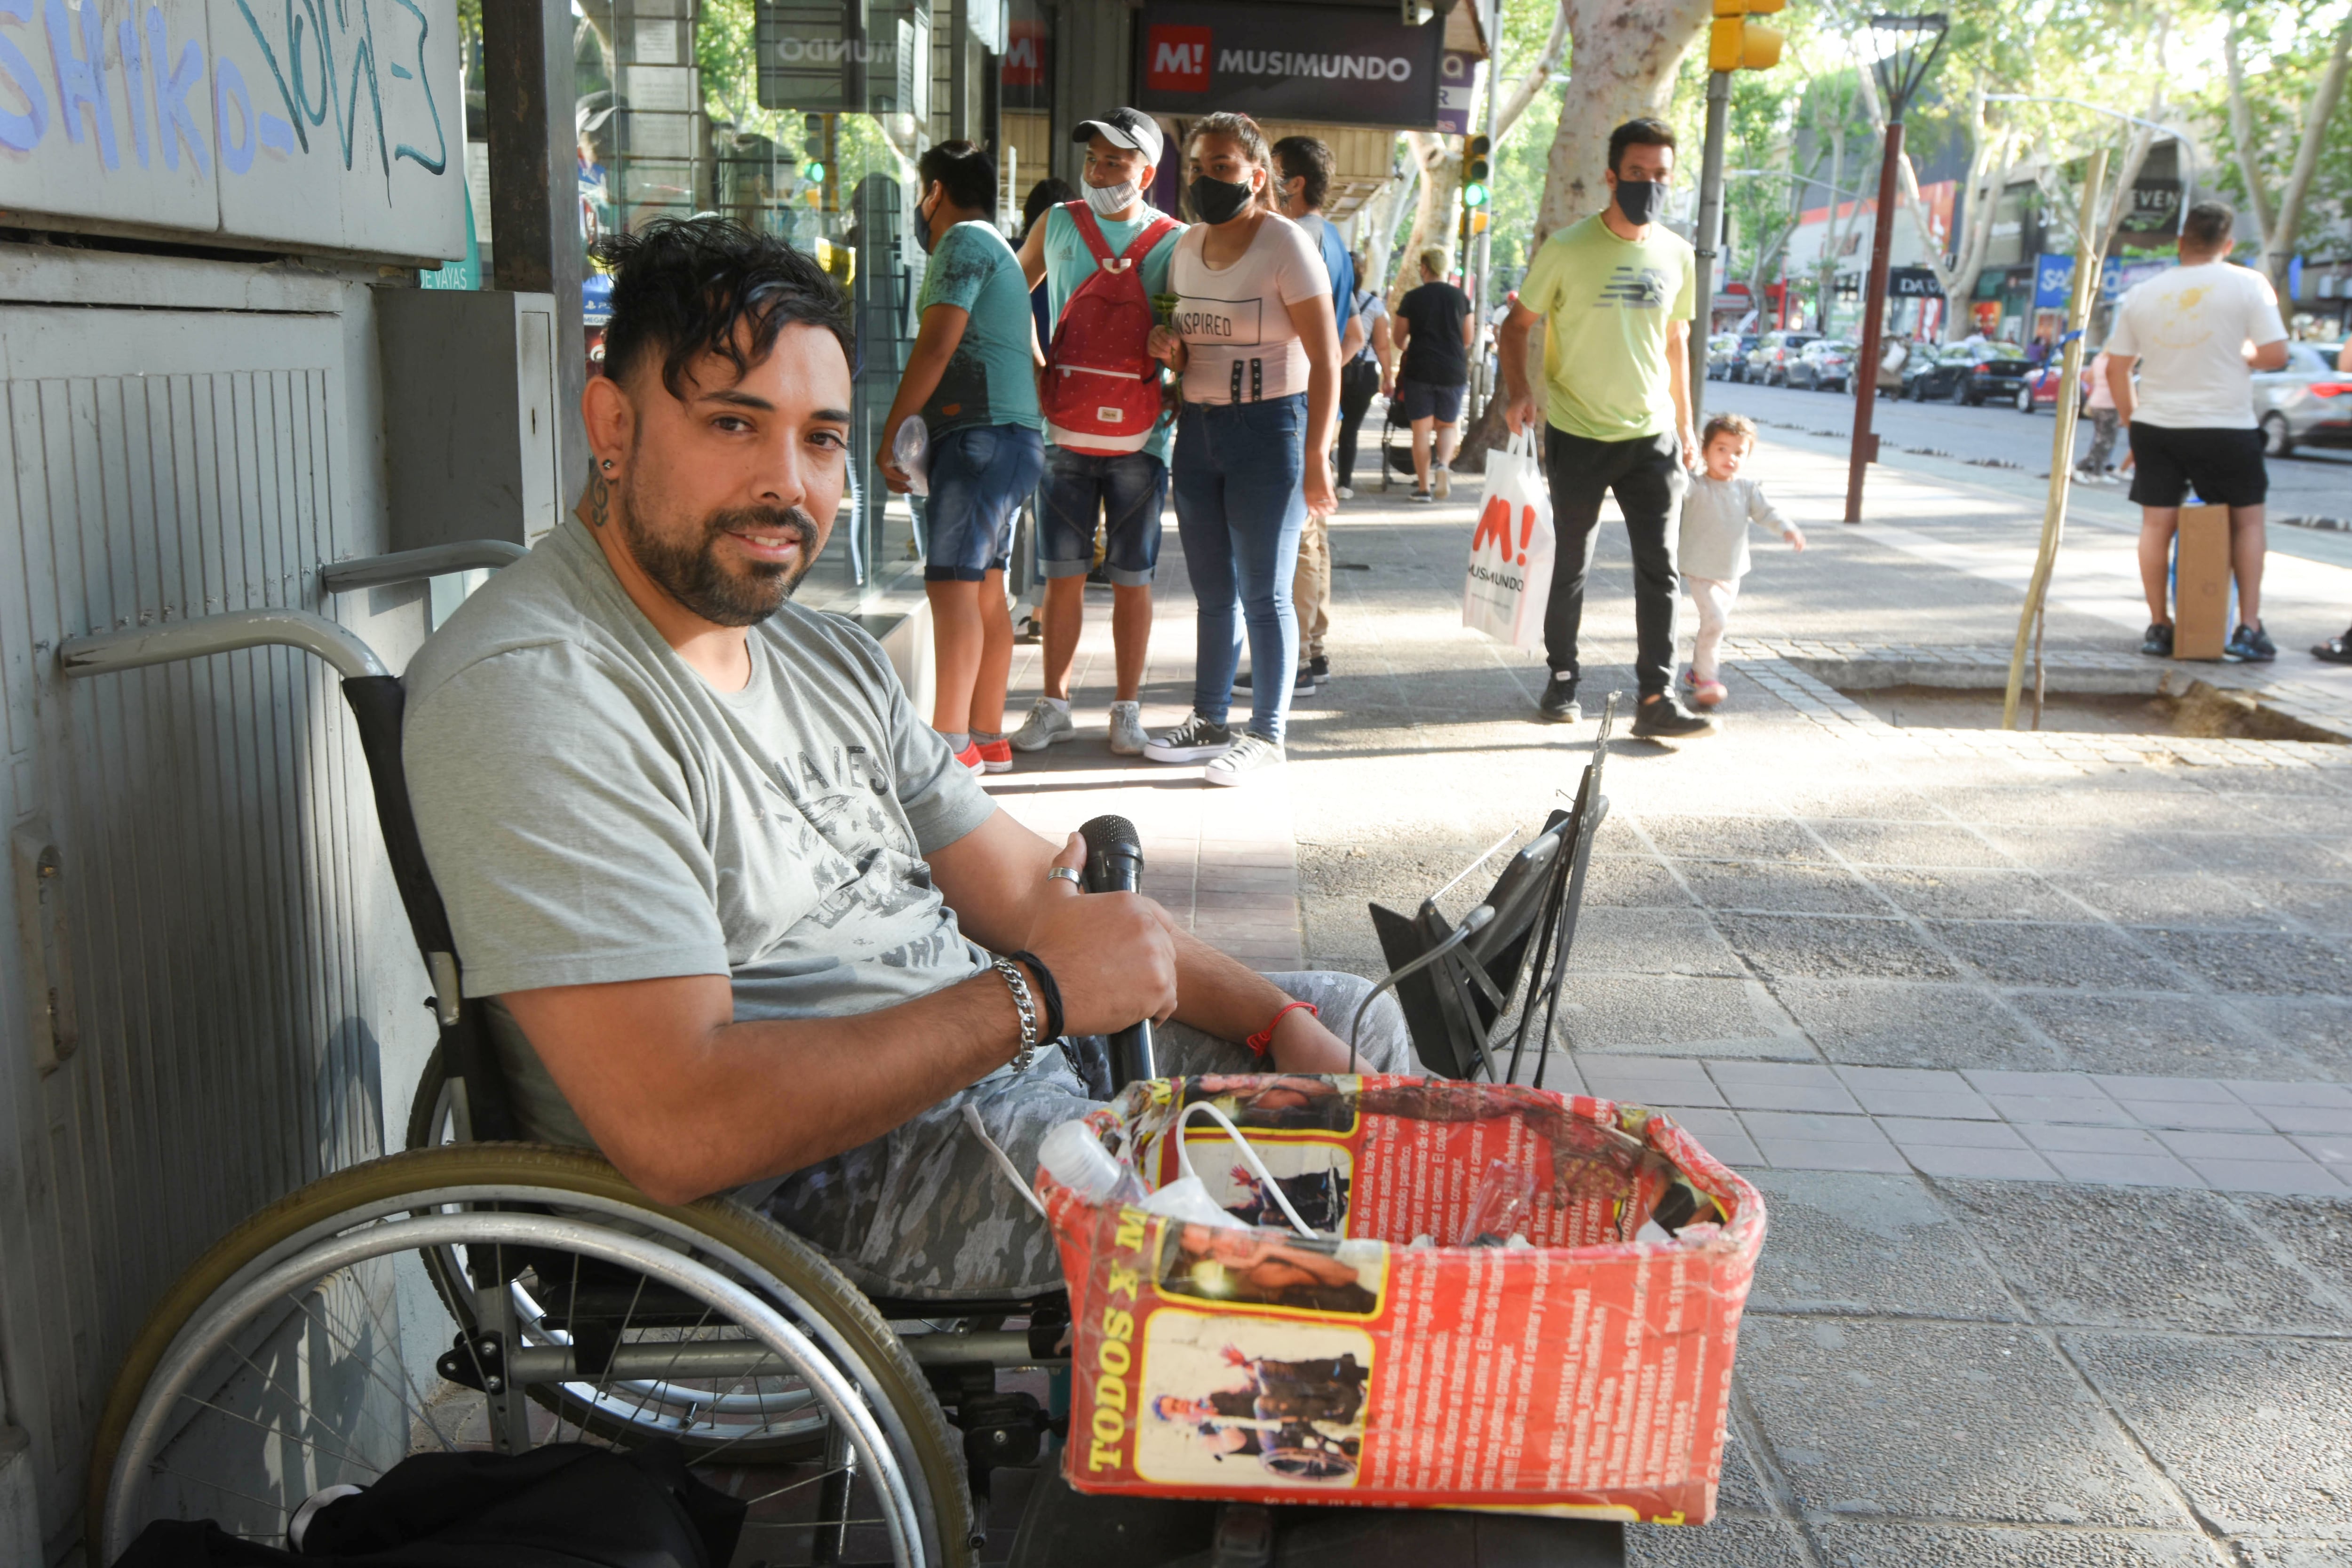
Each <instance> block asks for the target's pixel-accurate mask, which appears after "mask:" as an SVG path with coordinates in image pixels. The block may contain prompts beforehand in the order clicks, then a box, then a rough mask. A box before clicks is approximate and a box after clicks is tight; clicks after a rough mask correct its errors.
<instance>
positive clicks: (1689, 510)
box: [1676, 414, 1805, 708]
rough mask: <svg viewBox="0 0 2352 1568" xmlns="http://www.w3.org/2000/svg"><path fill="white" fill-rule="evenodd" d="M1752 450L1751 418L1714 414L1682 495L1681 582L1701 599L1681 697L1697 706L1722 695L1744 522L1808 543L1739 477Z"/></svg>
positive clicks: (1797, 544)
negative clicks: (1698, 465)
mask: <svg viewBox="0 0 2352 1568" xmlns="http://www.w3.org/2000/svg"><path fill="white" fill-rule="evenodd" d="M1755 449H1756V424H1755V421H1753V420H1751V419H1749V418H1748V417H1747V416H1745V415H1739V414H1718V415H1717V416H1715V417H1714V418H1712V419H1710V420H1708V421H1707V422H1706V437H1705V438H1704V439H1702V440H1701V441H1700V442H1699V456H1700V459H1701V461H1702V463H1703V464H1704V466H1705V471H1704V472H1702V473H1700V474H1699V475H1697V476H1696V478H1694V479H1692V480H1691V488H1690V494H1688V495H1687V496H1685V497H1684V498H1683V526H1682V540H1681V548H1680V550H1679V551H1678V552H1677V554H1676V560H1677V561H1678V563H1680V565H1681V568H1682V575H1683V586H1684V587H1685V588H1687V589H1689V590H1690V596H1691V602H1692V603H1693V604H1695V605H1697V606H1698V637H1697V639H1696V641H1695V642H1694V643H1693V644H1692V646H1691V663H1690V668H1688V669H1686V670H1685V671H1684V672H1683V697H1684V700H1685V701H1687V702H1689V703H1690V705H1691V706H1692V707H1694V708H1712V707H1714V706H1715V705H1716V704H1717V703H1718V702H1720V701H1722V700H1723V696H1724V691H1723V682H1722V681H1721V680H1719V679H1717V668H1716V658H1717V655H1718V654H1719V653H1720V652H1721V651H1722V648H1723V632H1724V628H1725V627H1726V626H1728V625H1729V624H1730V622H1731V606H1732V603H1733V601H1735V600H1737V599H1738V597H1739V580H1740V579H1741V578H1742V577H1745V576H1747V575H1748V527H1749V525H1750V524H1753V525H1755V526H1756V527H1759V528H1770V529H1776V530H1778V531H1779V532H1780V537H1781V538H1782V539H1784V540H1786V541H1788V542H1789V544H1790V548H1791V549H1796V550H1802V549H1803V548H1804V547H1805V536H1804V534H1802V533H1801V532H1800V531H1798V529H1797V525H1796V524H1795V523H1793V522H1790V521H1789V520H1788V519H1787V518H1784V517H1782V516H1781V515H1780V512H1779V511H1778V510H1776V509H1775V508H1774V507H1773V505H1772V503H1771V502H1770V501H1769V500H1766V499H1765V497H1764V487H1763V486H1762V485H1761V484H1759V483H1758V482H1757V481H1756V480H1754V479H1741V478H1740V477H1739V466H1740V465H1741V464H1742V463H1744V462H1746V461H1747V460H1748V453H1750V452H1752V451H1754V450H1755Z"/></svg>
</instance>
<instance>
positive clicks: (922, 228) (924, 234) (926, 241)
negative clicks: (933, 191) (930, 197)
mask: <svg viewBox="0 0 2352 1568" xmlns="http://www.w3.org/2000/svg"><path fill="white" fill-rule="evenodd" d="M939 210H940V209H939V207H938V205H936V204H934V205H932V207H931V212H929V213H927V212H925V211H924V210H923V209H922V207H921V206H920V205H917V206H916V208H915V243H916V244H917V245H919V246H921V247H923V254H924V255H925V256H929V254H930V253H931V213H936V212H938V211H939Z"/></svg>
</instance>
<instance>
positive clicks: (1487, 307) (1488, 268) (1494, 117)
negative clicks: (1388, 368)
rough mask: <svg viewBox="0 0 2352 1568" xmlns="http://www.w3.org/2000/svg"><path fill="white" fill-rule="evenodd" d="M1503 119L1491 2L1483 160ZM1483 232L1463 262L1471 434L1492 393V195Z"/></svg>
mask: <svg viewBox="0 0 2352 1568" xmlns="http://www.w3.org/2000/svg"><path fill="white" fill-rule="evenodd" d="M1502 115H1503V0H1493V3H1492V4H1491V5H1488V6H1487V7H1486V145H1487V147H1488V148H1489V149H1490V151H1489V152H1488V153H1487V154H1486V156H1487V157H1488V158H1490V159H1492V158H1496V157H1499V156H1501V154H1502V151H1503V138H1502V135H1501V133H1500V132H1499V130H1498V127H1499V126H1500V125H1501V123H1502ZM1497 184H1501V182H1500V181H1498V180H1495V179H1491V178H1490V179H1489V180H1488V181H1487V182H1486V188H1487V189H1488V190H1489V191H1490V192H1491V191H1492V190H1493V189H1494V188H1495V187H1496V185H1497ZM1477 252H1478V265H1477V268H1476V270H1475V271H1471V270H1470V267H1469V258H1467V257H1465V258H1463V267H1464V270H1465V272H1469V276H1470V279H1471V282H1472V284H1473V285H1474V287H1473V288H1472V289H1471V292H1470V311H1471V316H1470V319H1471V321H1472V323H1473V330H1472V331H1471V334H1470V342H1471V343H1472V344H1473V347H1472V350H1471V352H1472V353H1475V354H1476V355H1477V356H1478V358H1477V363H1475V364H1473V365H1472V366H1471V367H1470V392H1471V399H1470V402H1471V405H1470V408H1469V415H1470V419H1469V423H1468V425H1467V426H1465V428H1468V429H1473V430H1475V429H1476V428H1477V427H1478V421H1479V420H1480V419H1481V418H1483V417H1485V416H1486V402H1487V399H1489V398H1490V397H1492V396H1493V395H1494V392H1495V389H1494V387H1493V386H1492V385H1491V384H1488V382H1487V380H1486V318H1487V317H1488V316H1490V315H1492V314H1494V309H1495V300H1494V283H1495V278H1494V272H1495V267H1494V262H1495V199H1494V197H1493V196H1492V195H1489V196H1488V197H1487V198H1486V233H1484V234H1482V235H1480V236H1479V237H1478V240H1477ZM1498 352H1499V351H1498Z"/></svg>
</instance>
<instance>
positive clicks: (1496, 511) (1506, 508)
mask: <svg viewBox="0 0 2352 1568" xmlns="http://www.w3.org/2000/svg"><path fill="white" fill-rule="evenodd" d="M1519 510H1520V512H1521V514H1522V515H1521V516H1520V518H1519V538H1518V542H1517V544H1514V543H1512V542H1511V503H1510V502H1509V501H1507V500H1504V499H1503V498H1502V497H1501V496H1490V497H1488V498H1487V500H1486V510H1485V511H1483V512H1481V513H1479V514H1478V529H1477V531H1476V532H1475V533H1473V534H1472V535H1471V536H1470V553H1471V554H1472V555H1474V556H1475V555H1476V554H1477V553H1478V552H1480V551H1482V550H1485V549H1486V547H1487V546H1488V545H1492V546H1494V547H1495V548H1496V550H1499V551H1501V552H1502V555H1503V564H1504V565H1506V566H1509V565H1513V564H1517V565H1520V566H1524V565H1526V564H1527V563H1528V543H1529V542H1531V541H1532V540H1533V539H1534V537H1535V531H1536V509H1535V508H1533V507H1531V506H1523V507H1521V508H1520V509H1519ZM1515 557H1516V561H1515V560H1514V558H1515Z"/></svg>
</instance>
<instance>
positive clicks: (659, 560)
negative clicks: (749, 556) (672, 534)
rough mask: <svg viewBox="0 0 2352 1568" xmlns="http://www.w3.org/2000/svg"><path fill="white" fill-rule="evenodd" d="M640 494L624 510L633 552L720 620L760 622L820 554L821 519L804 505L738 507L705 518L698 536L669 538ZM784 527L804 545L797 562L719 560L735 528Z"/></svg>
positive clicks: (673, 590) (658, 578) (667, 584)
mask: <svg viewBox="0 0 2352 1568" xmlns="http://www.w3.org/2000/svg"><path fill="white" fill-rule="evenodd" d="M618 510H619V511H620V514H621V517H620V521H621V531H622V532H623V533H624V534H625V535H626V536H627V538H628V541H629V553H630V554H632V555H634V556H635V557H636V562H637V564H638V565H639V566H640V567H642V568H643V569H644V571H645V574H646V576H648V577H650V578H652V579H653V580H654V581H655V582H656V584H659V585H660V586H661V589H662V591H663V592H664V593H666V594H667V595H669V596H670V597H671V598H673V599H676V600H677V602H678V603H679V604H680V605H683V606H684V607H685V608H687V609H688V610H690V611H692V612H693V613H694V614H696V615H698V616H701V617H702V618H703V619H704V620H706V621H709V622H710V623H711V624H712V625H714V626H758V625H759V624H760V623H761V621H764V620H766V619H767V618H768V617H769V616H772V615H774V614H775V613H776V611H777V610H779V609H780V608H782V605H783V603H784V601H785V600H786V599H788V598H790V597H792V594H793V589H795V588H797V587H799V586H800V583H801V579H802V578H803V577H805V576H807V575H808V570H809V568H810V567H811V566H812V565H814V563H815V558H816V520H815V519H814V518H812V517H811V516H809V514H808V513H806V512H804V511H803V510H801V509H800V508H798V507H796V506H795V507H769V506H755V507H737V508H732V509H730V510H726V511H714V512H712V513H710V514H709V516H708V517H706V518H704V519H703V520H702V537H701V538H700V539H698V540H696V541H694V542H682V541H677V540H672V539H667V538H664V537H662V536H661V535H659V534H656V532H655V531H653V530H652V528H650V527H649V526H647V524H646V522H645V521H642V518H641V513H640V511H639V510H638V508H637V507H636V505H635V498H634V497H629V498H625V504H624V505H623V506H621V507H620V508H619V509H618ZM755 528H756V529H768V530H782V531H786V532H789V533H790V534H791V535H792V536H793V542H794V543H795V544H796V545H797V546H798V547H799V549H798V551H797V563H796V564H794V565H792V566H785V565H782V564H780V563H770V562H764V561H761V562H753V563H751V565H750V566H749V567H748V568H747V570H746V571H745V572H744V573H742V574H736V573H732V572H730V571H729V570H728V569H727V568H726V567H725V566H723V565H721V564H720V563H719V539H720V538H721V537H722V536H724V535H725V534H726V533H728V532H729V531H730V530H735V529H755Z"/></svg>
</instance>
